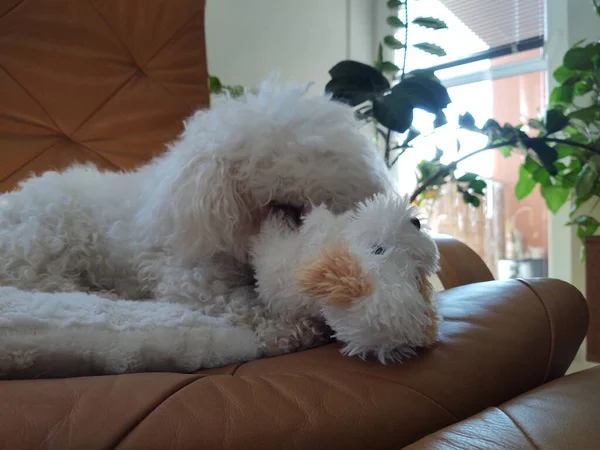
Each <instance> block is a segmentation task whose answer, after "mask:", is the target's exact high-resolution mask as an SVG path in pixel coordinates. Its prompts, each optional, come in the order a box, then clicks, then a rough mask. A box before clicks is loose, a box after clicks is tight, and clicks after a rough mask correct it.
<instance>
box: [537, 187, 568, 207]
mask: <svg viewBox="0 0 600 450" xmlns="http://www.w3.org/2000/svg"><path fill="white" fill-rule="evenodd" d="M541 191H542V197H544V200H546V206H547V207H548V209H549V210H550V211H551V212H552V213H553V214H556V213H557V212H558V210H559V209H560V208H561V207H562V206H563V205H564V204H565V202H566V201H567V199H568V198H569V192H570V189H569V188H564V187H560V186H553V185H551V184H543V185H542V189H541Z"/></svg>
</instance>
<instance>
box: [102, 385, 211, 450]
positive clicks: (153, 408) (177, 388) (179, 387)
mask: <svg viewBox="0 0 600 450" xmlns="http://www.w3.org/2000/svg"><path fill="white" fill-rule="evenodd" d="M204 378H206V377H204V376H203V375H197V376H195V377H193V378H192V379H191V380H187V379H186V380H184V381H182V382H181V383H179V384H178V385H176V386H175V388H174V389H173V391H171V392H170V393H167V395H166V396H164V398H162V399H161V400H159V401H158V402H156V403H155V404H154V405H153V406H151V407H150V408H148V411H146V412H145V413H144V414H143V415H142V417H140V418H139V419H138V420H136V421H135V423H134V424H133V425H132V426H130V427H129V429H128V430H125V432H124V433H123V434H122V435H121V436H120V437H118V438H117V439H116V442H115V443H114V444H113V445H111V446H110V448H113V449H116V448H118V447H119V446H120V445H121V443H122V442H123V441H124V440H125V439H126V438H127V437H128V436H130V435H131V433H133V431H134V430H135V429H136V428H137V427H138V426H139V425H141V424H142V423H143V422H144V421H145V420H146V419H147V418H148V417H149V416H150V415H151V414H152V413H153V412H154V411H156V409H157V408H158V407H160V405H162V404H163V403H164V402H166V401H167V400H169V399H170V398H171V397H173V396H174V395H176V394H177V393H178V392H180V391H181V390H183V389H185V388H186V387H188V386H189V385H191V384H192V383H194V382H196V381H198V380H201V379H204Z"/></svg>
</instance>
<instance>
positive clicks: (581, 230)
mask: <svg viewBox="0 0 600 450" xmlns="http://www.w3.org/2000/svg"><path fill="white" fill-rule="evenodd" d="M567 225H577V236H578V237H579V239H581V240H583V239H584V238H585V237H586V236H591V235H593V234H594V233H596V231H598V228H600V222H598V220H596V219H595V218H594V217H591V216H588V215H581V216H578V217H576V218H575V219H573V220H572V221H570V222H568V223H567Z"/></svg>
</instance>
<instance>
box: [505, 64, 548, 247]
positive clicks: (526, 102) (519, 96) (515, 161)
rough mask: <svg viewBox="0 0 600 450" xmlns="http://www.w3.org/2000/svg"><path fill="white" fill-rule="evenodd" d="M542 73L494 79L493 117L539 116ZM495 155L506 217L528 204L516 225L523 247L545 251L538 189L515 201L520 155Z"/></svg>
mask: <svg viewBox="0 0 600 450" xmlns="http://www.w3.org/2000/svg"><path fill="white" fill-rule="evenodd" d="M503 62H505V61H503ZM544 76H545V75H544V74H543V73H539V72H538V73H532V74H527V75H521V76H517V77H511V78H505V79H500V80H496V81H494V82H493V91H494V111H493V117H494V119H496V120H497V121H498V122H500V124H504V123H505V122H508V123H511V124H513V125H516V124H518V123H521V122H522V121H524V120H526V119H527V118H535V117H538V115H539V111H540V110H543V109H544V103H545V101H546V100H545V90H544V86H545V81H544ZM494 157H495V164H494V173H493V178H494V179H496V180H498V181H500V182H502V183H505V186H504V203H505V215H506V216H505V219H506V220H509V221H510V219H511V217H513V216H514V214H515V213H516V212H517V211H518V210H519V209H520V208H522V207H530V208H531V209H532V211H531V212H527V211H523V212H522V213H520V214H519V216H518V217H517V220H516V226H517V228H518V229H519V231H520V232H521V233H523V234H524V237H525V248H527V247H542V248H544V249H546V252H547V251H548V215H547V214H548V213H547V209H546V206H545V203H544V200H543V198H542V196H541V194H540V193H539V189H538V188H536V190H535V191H534V192H533V193H532V194H531V195H530V196H529V197H527V198H525V199H524V200H522V201H518V200H517V199H516V197H515V195H514V189H515V185H516V183H517V181H518V176H519V165H520V164H521V161H522V160H523V156H522V155H521V154H518V153H516V152H515V153H513V155H511V156H510V157H509V158H504V157H502V155H500V153H499V152H496V154H495V156H494Z"/></svg>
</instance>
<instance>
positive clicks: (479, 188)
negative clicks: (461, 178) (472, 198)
mask: <svg viewBox="0 0 600 450" xmlns="http://www.w3.org/2000/svg"><path fill="white" fill-rule="evenodd" d="M469 187H470V188H471V189H472V190H473V192H475V193H477V194H482V195H483V193H484V191H485V188H486V187H487V183H486V182H485V180H482V179H477V180H474V181H472V182H471V183H470V184H469Z"/></svg>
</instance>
